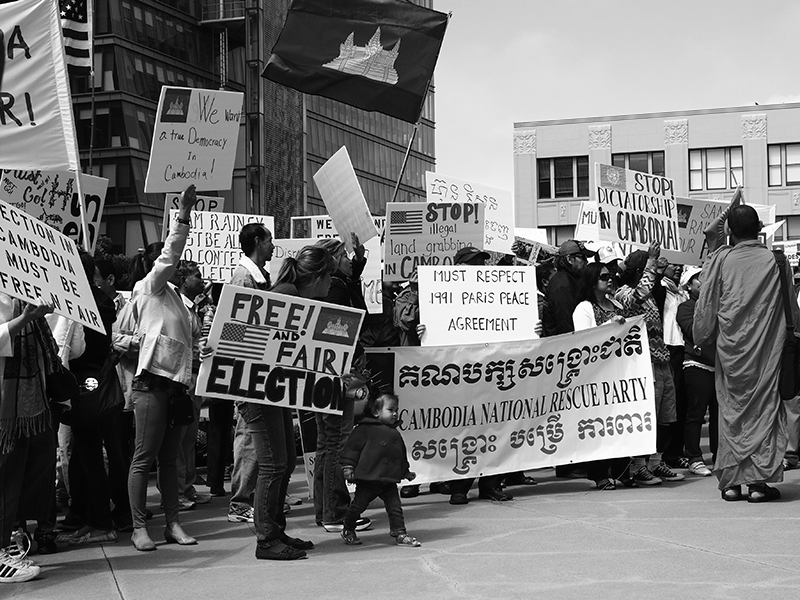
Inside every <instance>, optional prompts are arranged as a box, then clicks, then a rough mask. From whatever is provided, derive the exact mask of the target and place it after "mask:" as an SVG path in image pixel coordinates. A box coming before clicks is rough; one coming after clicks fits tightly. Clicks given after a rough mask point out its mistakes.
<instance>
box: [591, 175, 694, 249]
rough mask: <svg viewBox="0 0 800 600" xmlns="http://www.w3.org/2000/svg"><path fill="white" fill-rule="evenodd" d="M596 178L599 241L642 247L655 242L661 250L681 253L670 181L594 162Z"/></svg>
mask: <svg viewBox="0 0 800 600" xmlns="http://www.w3.org/2000/svg"><path fill="white" fill-rule="evenodd" d="M595 179H596V181H597V185H596V186H595V188H594V190H593V192H594V193H593V196H594V197H593V200H594V202H596V203H597V210H598V213H599V217H600V218H599V223H598V225H599V228H600V237H599V240H604V241H608V242H620V243H622V244H633V245H634V246H637V247H642V248H646V247H647V246H649V245H650V243H652V242H658V243H660V244H661V248H662V249H663V250H674V251H676V252H677V251H680V249H681V247H680V239H679V235H678V210H677V205H676V202H675V192H674V189H675V188H674V186H673V185H672V180H671V179H668V178H666V177H660V176H657V175H650V174H649V173H640V172H639V171H630V170H628V169H622V168H620V167H612V166H611V165H603V164H600V163H595ZM599 240H598V241H599Z"/></svg>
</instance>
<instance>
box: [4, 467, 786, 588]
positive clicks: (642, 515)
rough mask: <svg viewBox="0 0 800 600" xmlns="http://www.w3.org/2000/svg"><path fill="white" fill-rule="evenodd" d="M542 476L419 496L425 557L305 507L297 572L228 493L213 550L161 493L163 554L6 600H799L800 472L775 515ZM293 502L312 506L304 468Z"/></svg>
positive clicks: (698, 484)
mask: <svg viewBox="0 0 800 600" xmlns="http://www.w3.org/2000/svg"><path fill="white" fill-rule="evenodd" d="M682 472H685V471H682ZM529 474H531V475H533V476H535V477H536V479H537V480H538V481H539V484H538V485H535V486H523V487H512V488H508V491H509V492H511V493H513V494H514V496H515V500H514V501H512V502H503V503H499V502H492V501H487V500H478V499H477V490H476V489H475V488H473V490H472V492H471V493H470V498H471V499H472V500H471V502H470V503H469V504H468V505H466V506H451V505H450V504H448V502H447V500H448V497H447V496H443V495H439V494H429V493H423V494H421V495H420V496H418V497H417V498H413V499H408V500H404V510H405V515H406V523H407V526H408V530H409V533H411V534H412V535H414V536H416V537H417V538H419V540H420V541H421V542H422V544H423V545H422V547H420V548H401V547H396V546H395V545H394V540H393V538H391V537H389V535H388V520H387V517H386V514H385V513H384V512H383V508H382V506H380V505H379V504H373V505H372V506H371V507H370V509H368V510H367V512H366V513H365V516H368V517H370V518H372V519H373V527H372V529H370V530H368V531H364V532H361V533H360V534H359V535H360V537H361V539H362V540H363V545H362V546H356V547H349V546H345V545H344V543H343V542H342V540H341V538H340V536H339V535H338V534H331V533H326V532H325V531H324V530H323V529H322V528H321V527H317V526H316V525H315V523H314V511H313V506H312V504H311V503H310V502H309V501H308V500H304V502H303V504H302V505H300V506H294V507H292V511H291V513H290V514H289V516H288V517H289V520H288V528H287V532H288V533H289V534H290V535H293V536H295V537H302V538H304V539H311V540H312V541H313V542H314V543H315V544H316V549H315V550H312V551H310V552H309V558H308V559H305V560H298V561H290V562H277V561H259V560H256V559H255V558H254V551H255V536H254V532H253V530H252V525H248V524H236V523H228V521H227V506H228V504H227V498H214V499H213V500H212V502H211V503H210V504H206V505H202V506H198V507H197V508H196V509H195V510H193V511H188V512H183V513H181V523H182V524H183V526H184V528H185V529H186V531H187V532H188V533H189V534H190V535H193V536H195V537H197V539H198V541H199V544H198V545H197V546H190V547H180V546H176V545H169V546H167V545H166V544H164V543H163V541H160V540H163V535H162V533H163V527H164V521H163V516H162V515H161V514H159V512H158V511H157V507H158V496H157V494H156V491H155V488H154V487H152V488H151V492H152V494H151V496H150V498H149V499H150V505H151V508H152V509H153V510H154V512H156V516H155V517H154V519H153V520H152V521H150V525H149V529H150V533H151V536H152V537H153V539H154V540H155V541H156V542H157V545H158V550H157V551H156V552H149V553H141V552H137V551H136V550H134V548H133V546H132V545H131V543H130V541H129V539H128V535H127V534H121V536H120V540H119V541H118V542H117V543H115V544H106V545H103V546H99V547H84V548H65V549H63V551H61V552H59V553H58V554H54V555H50V556H34V557H33V558H35V559H36V561H37V564H39V565H41V567H42V574H41V575H40V577H39V579H37V580H35V581H31V582H28V583H23V584H14V585H11V584H9V585H4V586H2V588H0V598H24V599H25V600H39V599H54V600H73V599H76V600H117V599H124V600H159V599H162V598H165V599H167V598H168V599H172V598H177V599H182V600H189V599H209V600H211V599H218V600H237V599H239V598H247V599H250V600H256V599H261V598H266V599H279V598H287V599H298V600H305V599H307V598H313V599H318V600H322V599H325V600H327V599H336V598H348V599H350V598H353V599H362V598H364V599H370V600H372V599H375V600H377V599H382V598H392V599H395V598H403V597H405V598H415V599H423V600H425V599H432V600H433V599H435V600H447V599H450V598H454V599H455V598H480V599H483V598H491V597H498V598H501V599H512V598H542V599H547V600H560V599H577V598H581V599H583V598H597V599H604V598H614V599H617V600H619V599H627V598H631V599H634V598H635V599H651V598H652V599H658V598H669V599H681V600H683V599H698V600H699V599H702V600H708V599H713V598H724V599H726V600H731V599H736V598H747V599H748V600H756V599H758V600H770V599H780V600H785V599H788V598H793V597H795V596H796V595H797V593H798V590H800V565H799V564H798V559H797V550H798V539H799V538H800V536H798V533H799V532H800V522H799V521H800V519H799V517H800V515H799V514H798V513H799V511H798V507H800V471H790V472H788V473H787V474H786V476H785V482H784V483H783V484H779V485H778V487H779V489H780V490H781V493H782V495H783V498H782V499H781V500H779V501H776V502H769V503H765V504H750V503H747V502H723V501H722V500H721V499H720V493H719V491H718V490H717V482H716V479H715V478H714V477H705V478H703V477H697V476H693V475H689V474H687V478H686V481H683V482H677V483H666V482H665V483H664V484H662V485H659V486H654V487H650V488H639V489H633V490H631V489H624V488H620V489H617V490H614V491H603V492H600V491H596V490H594V487H593V484H592V483H591V482H589V481H587V480H566V479H556V478H555V475H554V471H553V470H552V469H543V470H539V471H531V472H529ZM422 489H423V491H426V490H427V486H426V485H423V486H422ZM289 492H290V494H291V495H293V496H297V497H303V498H304V497H305V493H306V486H305V483H304V477H303V474H302V472H301V467H298V470H297V471H296V472H295V475H294V476H293V480H292V485H291V487H290V490H289Z"/></svg>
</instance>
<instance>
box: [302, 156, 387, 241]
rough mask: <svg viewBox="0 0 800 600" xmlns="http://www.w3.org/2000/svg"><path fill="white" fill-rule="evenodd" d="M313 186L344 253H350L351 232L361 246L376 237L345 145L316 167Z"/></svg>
mask: <svg viewBox="0 0 800 600" xmlns="http://www.w3.org/2000/svg"><path fill="white" fill-rule="evenodd" d="M314 183H316V184H317V188H318V189H319V193H320V195H321V196H322V200H323V201H324V202H325V207H326V208H327V209H328V213H329V214H330V216H331V219H333V224H334V227H335V228H336V231H338V232H339V233H340V235H341V236H342V241H343V242H344V244H345V246H346V247H347V251H348V252H352V251H353V243H352V241H351V239H350V233H351V232H352V233H355V234H356V235H357V236H358V241H359V242H361V243H362V244H366V243H367V240H370V239H372V238H374V237H375V236H377V235H378V230H377V229H376V228H375V225H374V223H373V221H372V215H371V214H370V212H369V207H368V206H367V201H366V199H365V198H364V193H363V192H362V191H361V186H360V185H359V184H358V179H357V178H356V172H355V169H353V163H352V162H350V155H349V154H348V153H347V148H346V147H345V146H342V147H341V148H339V150H338V151H337V152H336V154H334V155H333V156H331V157H330V158H329V159H328V161H327V162H326V163H325V164H324V165H322V166H321V167H320V168H319V170H318V171H317V172H316V173H315V174H314Z"/></svg>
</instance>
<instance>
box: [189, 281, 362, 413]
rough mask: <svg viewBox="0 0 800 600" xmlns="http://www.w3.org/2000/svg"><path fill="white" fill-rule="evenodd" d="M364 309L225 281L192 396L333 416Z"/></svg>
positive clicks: (341, 402)
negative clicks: (208, 353)
mask: <svg viewBox="0 0 800 600" xmlns="http://www.w3.org/2000/svg"><path fill="white" fill-rule="evenodd" d="M363 320H364V311H363V310H358V309H354V308H348V307H344V306H339V305H336V304H328V303H326V302H317V301H315V300H308V299H306V298H300V297H296V296H287V295H285V294H274V293H271V292H262V291H260V290H254V289H251V288H244V287H239V286H234V285H226V286H223V288H222V295H221V297H220V299H219V307H218V309H217V312H216V314H215V316H214V322H213V323H212V325H211V331H210V333H209V337H208V345H209V347H211V348H213V354H212V355H211V356H210V357H209V358H206V359H205V360H204V361H203V362H202V364H201V365H200V373H199V375H198V377H197V394H198V395H200V396H208V397H211V398H222V399H227V400H246V401H247V402H256V403H259V404H268V405H272V406H283V407H287V408H298V409H303V410H310V411H314V412H325V413H334V414H341V412H342V407H343V405H344V403H345V402H352V400H348V399H346V398H345V385H344V382H343V381H342V375H346V374H347V373H349V371H350V363H351V361H352V358H353V353H354V351H355V347H356V343H357V340H358V334H359V332H360V329H361V324H362V322H363Z"/></svg>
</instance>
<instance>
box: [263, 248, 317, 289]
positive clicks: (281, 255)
mask: <svg viewBox="0 0 800 600" xmlns="http://www.w3.org/2000/svg"><path fill="white" fill-rule="evenodd" d="M316 243H317V240H316V238H289V239H275V238H273V239H272V244H273V246H275V248H274V249H273V250H272V260H271V261H269V262H268V263H267V266H266V268H267V270H268V271H269V276H270V277H271V278H272V283H275V280H276V279H277V278H278V273H279V272H280V270H281V266H283V260H284V259H286V258H289V257H295V256H297V254H298V252H300V250H302V249H303V248H305V247H306V246H313V245H314V244H316Z"/></svg>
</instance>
